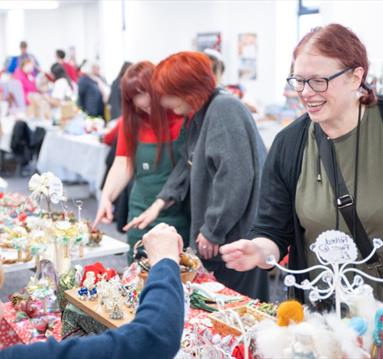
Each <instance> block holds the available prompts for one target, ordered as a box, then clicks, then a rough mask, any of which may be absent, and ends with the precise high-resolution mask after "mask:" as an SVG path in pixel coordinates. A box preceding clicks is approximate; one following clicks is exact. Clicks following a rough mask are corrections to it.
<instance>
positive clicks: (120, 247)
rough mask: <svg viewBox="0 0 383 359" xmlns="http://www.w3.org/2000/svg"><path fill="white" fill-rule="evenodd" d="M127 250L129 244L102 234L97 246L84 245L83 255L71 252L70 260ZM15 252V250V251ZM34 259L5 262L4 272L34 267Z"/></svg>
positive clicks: (80, 259) (102, 255) (103, 255)
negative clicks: (22, 261)
mask: <svg viewBox="0 0 383 359" xmlns="http://www.w3.org/2000/svg"><path fill="white" fill-rule="evenodd" d="M128 251H129V245H128V244H127V243H125V242H122V241H119V240H117V239H114V238H111V237H109V236H106V235H104V236H103V237H102V241H101V243H100V245H99V246H98V247H88V246H84V256H83V257H81V258H80V257H79V255H78V250H76V251H75V252H74V253H73V254H72V258H71V260H72V262H76V261H82V260H85V259H91V258H97V257H106V256H109V255H113V254H120V253H126V252H128ZM15 252H16V251H15ZM35 266H36V263H35V260H34V259H33V260H31V261H29V262H27V263H15V264H6V265H4V266H3V268H4V271H5V272H6V273H9V272H15V271H19V270H24V269H32V268H35Z"/></svg>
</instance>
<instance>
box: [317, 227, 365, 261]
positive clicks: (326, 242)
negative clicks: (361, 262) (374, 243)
mask: <svg viewBox="0 0 383 359" xmlns="http://www.w3.org/2000/svg"><path fill="white" fill-rule="evenodd" d="M310 249H311V250H312V251H313V252H314V253H316V254H317V256H319V257H321V258H322V259H323V260H324V261H326V262H328V263H339V264H341V263H349V262H353V261H355V260H356V259H357V257H358V250H357V248H356V245H355V242H354V241H353V239H352V238H351V237H350V236H348V235H347V234H345V233H343V232H340V231H334V230H331V231H326V232H323V233H322V234H321V235H320V236H319V237H318V238H317V240H316V242H315V243H313V244H312V245H311V246H310Z"/></svg>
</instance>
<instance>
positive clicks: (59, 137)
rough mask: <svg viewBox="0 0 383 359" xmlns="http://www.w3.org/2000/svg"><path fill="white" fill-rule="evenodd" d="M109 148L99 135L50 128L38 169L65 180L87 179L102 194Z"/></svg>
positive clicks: (91, 187) (94, 190)
mask: <svg viewBox="0 0 383 359" xmlns="http://www.w3.org/2000/svg"><path fill="white" fill-rule="evenodd" d="M108 151H109V147H108V146H106V145H105V144H103V143H100V142H99V141H98V139H97V138H96V137H95V136H92V135H81V136H73V135H68V134H64V133H62V132H61V131H50V132H48V133H47V134H46V136H45V138H44V142H43V145H42V147H41V151H40V155H39V159H38V162H37V169H38V170H39V171H40V172H41V173H42V172H46V171H51V172H53V173H54V174H55V175H56V176H58V177H59V178H60V179H61V180H63V181H78V180H85V181H86V182H88V183H89V185H90V189H91V191H92V192H95V193H96V194H98V191H99V188H100V184H101V181H102V179H103V177H104V173H105V158H106V156H107V154H108Z"/></svg>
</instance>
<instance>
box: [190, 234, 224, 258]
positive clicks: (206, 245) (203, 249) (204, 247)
mask: <svg viewBox="0 0 383 359" xmlns="http://www.w3.org/2000/svg"><path fill="white" fill-rule="evenodd" d="M196 243H197V245H198V252H199V254H200V255H201V257H202V258H203V259H206V260H207V259H210V258H212V257H215V256H216V255H217V254H218V251H219V245H218V244H214V243H211V242H210V241H209V240H208V239H207V238H206V237H205V236H204V235H203V234H202V233H200V234H199V235H198V237H197V240H196Z"/></svg>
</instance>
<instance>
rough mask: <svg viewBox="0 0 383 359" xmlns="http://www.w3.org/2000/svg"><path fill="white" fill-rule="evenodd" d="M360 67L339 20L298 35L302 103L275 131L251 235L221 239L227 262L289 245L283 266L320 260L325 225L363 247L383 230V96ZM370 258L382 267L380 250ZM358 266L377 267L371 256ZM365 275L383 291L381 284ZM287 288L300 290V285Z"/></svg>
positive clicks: (296, 86)
mask: <svg viewBox="0 0 383 359" xmlns="http://www.w3.org/2000/svg"><path fill="white" fill-rule="evenodd" d="M367 72H368V58H367V52H366V48H365V46H364V45H363V43H362V42H361V41H360V40H359V38H358V37H357V36H356V35H355V33H354V32H352V31H351V30H349V29H347V28H345V27H344V26H342V25H339V24H330V25H327V26H325V27H320V28H315V29H314V30H312V31H311V32H309V33H308V34H307V35H306V36H304V37H303V39H302V40H301V41H300V42H299V43H298V45H297V46H296V48H295V50H294V54H293V74H292V75H291V76H290V77H289V78H288V79H287V81H288V83H289V85H290V86H291V88H292V89H293V90H295V91H297V93H298V96H299V97H300V100H301V101H302V103H303V105H304V106H305V108H306V111H307V113H306V114H305V115H303V116H302V117H301V118H300V119H298V120H296V121H295V122H294V123H293V124H292V125H290V126H289V127H287V128H286V129H284V130H283V131H281V132H280V133H279V134H278V136H277V138H276V139H275V141H274V143H273V145H272V147H271V149H270V152H269V155H268V158H267V160H266V164H265V168H264V172H263V177H262V182H261V197H260V204H259V210H258V213H257V217H256V220H255V227H254V232H253V234H254V237H255V239H253V240H252V241H243V242H241V241H240V242H237V243H234V244H230V245H227V246H223V247H222V248H221V252H222V254H223V259H224V260H225V261H226V264H227V266H228V267H230V268H233V269H237V270H248V269H250V268H253V267H255V266H260V267H263V268H268V265H267V264H266V259H267V256H268V255H270V254H272V255H274V256H275V257H276V258H283V257H284V255H285V254H286V253H287V251H288V248H289V247H290V249H289V267H290V268H292V269H304V268H307V267H308V266H312V265H315V264H318V263H317V259H316V257H315V255H314V253H313V252H312V251H311V250H310V245H311V244H312V243H313V242H314V241H315V239H316V238H317V237H318V236H319V235H320V234H321V233H322V232H324V231H326V230H329V229H337V230H341V231H342V232H345V233H347V234H348V235H351V236H352V237H353V238H354V239H355V242H356V243H357V246H358V250H359V251H360V252H361V254H360V255H361V256H362V257H363V256H365V255H364V253H365V251H364V249H363V248H369V247H370V246H371V240H372V238H381V237H382V235H383V224H382V221H381V218H382V216H383V201H382V197H381V196H382V193H383V182H382V181H381V178H382V176H383V156H382V155H383V121H382V116H381V113H383V101H381V100H380V101H379V102H378V105H379V106H376V96H375V94H374V92H373V90H371V89H369V88H368V86H367V85H366V82H365V81H366V76H367ZM331 169H332V172H331ZM334 183H335V184H334ZM341 184H342V186H341ZM345 199H347V203H345ZM344 208H347V211H349V212H346V211H344ZM376 260H378V262H377V263H375V261H376ZM374 263H375V265H376V267H379V265H380V262H379V257H377V258H376V259H374ZM362 269H363V271H365V272H366V273H368V274H371V275H373V276H379V275H380V273H379V271H378V270H377V269H376V268H375V269H371V266H369V267H368V266H365V267H363V268H362ZM304 279H307V278H306V277H304V276H303V275H302V276H298V277H297V278H296V280H297V281H298V282H301V281H302V280H304ZM369 284H370V285H372V286H373V287H374V289H375V295H376V297H377V298H379V299H383V289H382V288H381V286H376V285H374V284H373V283H369ZM294 295H295V296H296V297H298V298H299V299H300V300H301V301H304V300H305V298H304V296H303V293H302V292H300V291H297V292H295V293H294Z"/></svg>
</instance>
